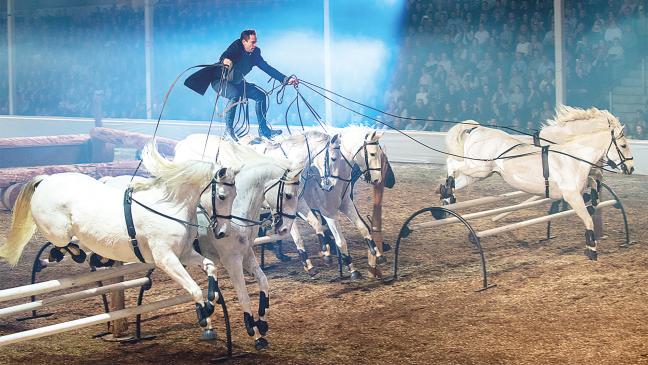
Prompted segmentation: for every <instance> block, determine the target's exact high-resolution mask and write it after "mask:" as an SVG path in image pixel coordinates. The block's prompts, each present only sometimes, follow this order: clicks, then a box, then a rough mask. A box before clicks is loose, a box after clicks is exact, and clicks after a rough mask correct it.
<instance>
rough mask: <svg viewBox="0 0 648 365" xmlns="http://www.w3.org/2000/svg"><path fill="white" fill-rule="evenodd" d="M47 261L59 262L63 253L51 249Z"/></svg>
mask: <svg viewBox="0 0 648 365" xmlns="http://www.w3.org/2000/svg"><path fill="white" fill-rule="evenodd" d="M47 260H48V261H49V262H61V260H63V252H61V250H59V249H58V248H53V249H51V250H50V253H49V257H48V258H47Z"/></svg>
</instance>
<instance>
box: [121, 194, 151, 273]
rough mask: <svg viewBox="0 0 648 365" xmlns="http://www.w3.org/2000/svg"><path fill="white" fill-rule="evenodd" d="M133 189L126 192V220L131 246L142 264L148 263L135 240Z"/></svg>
mask: <svg viewBox="0 0 648 365" xmlns="http://www.w3.org/2000/svg"><path fill="white" fill-rule="evenodd" d="M132 195H133V188H132V187H129V188H127V189H126V191H125V192H124V218H125V219H126V229H127V230H128V236H129V237H130V243H131V246H133V252H135V256H137V258H138V259H139V260H140V262H146V261H145V260H144V256H142V251H140V249H139V243H138V242H137V239H136V238H135V234H136V232H135V223H134V222H133V212H132V210H131V208H132V205H133V199H132Z"/></svg>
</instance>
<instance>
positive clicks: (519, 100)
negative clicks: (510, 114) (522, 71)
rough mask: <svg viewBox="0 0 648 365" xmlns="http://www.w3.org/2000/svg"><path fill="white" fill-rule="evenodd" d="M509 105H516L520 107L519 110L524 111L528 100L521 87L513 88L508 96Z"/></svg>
mask: <svg viewBox="0 0 648 365" xmlns="http://www.w3.org/2000/svg"><path fill="white" fill-rule="evenodd" d="M508 100H509V103H515V105H516V106H518V107H519V109H524V102H525V101H526V98H525V96H524V94H523V93H522V88H521V87H520V85H515V86H513V91H511V93H510V94H509V96H508Z"/></svg>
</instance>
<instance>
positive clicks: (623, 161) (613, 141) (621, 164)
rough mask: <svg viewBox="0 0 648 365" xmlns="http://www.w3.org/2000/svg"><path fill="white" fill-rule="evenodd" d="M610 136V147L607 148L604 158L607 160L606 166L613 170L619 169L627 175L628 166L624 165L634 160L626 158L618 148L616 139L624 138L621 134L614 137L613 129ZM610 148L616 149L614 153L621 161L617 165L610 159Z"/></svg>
mask: <svg viewBox="0 0 648 365" xmlns="http://www.w3.org/2000/svg"><path fill="white" fill-rule="evenodd" d="M610 135H611V137H612V138H611V140H610V145H609V146H608V148H607V151H606V152H605V158H606V159H607V162H606V163H607V164H608V166H610V167H611V168H613V169H616V168H621V171H623V172H624V173H628V165H626V162H627V161H632V160H634V157H626V156H625V155H624V154H623V152H622V151H621V148H619V144H618V143H617V139H618V138H622V137H624V136H623V132H621V134H620V135H619V136H618V137H616V136H615V135H614V128H612V130H611V131H610ZM612 146H614V148H615V149H616V152H617V154H618V155H619V159H620V160H621V161H620V162H619V163H618V164H617V163H616V162H614V161H613V160H612V159H611V158H610V150H611V149H612Z"/></svg>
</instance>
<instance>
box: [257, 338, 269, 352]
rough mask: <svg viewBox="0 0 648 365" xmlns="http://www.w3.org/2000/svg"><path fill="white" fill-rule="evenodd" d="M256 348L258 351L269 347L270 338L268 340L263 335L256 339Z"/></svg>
mask: <svg viewBox="0 0 648 365" xmlns="http://www.w3.org/2000/svg"><path fill="white" fill-rule="evenodd" d="M254 348H256V349H257V351H260V350H265V349H267V348H268V340H266V339H265V338H263V337H259V338H257V339H256V340H254Z"/></svg>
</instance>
